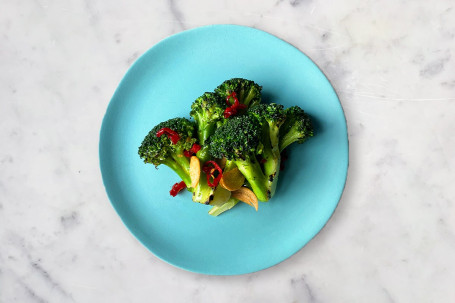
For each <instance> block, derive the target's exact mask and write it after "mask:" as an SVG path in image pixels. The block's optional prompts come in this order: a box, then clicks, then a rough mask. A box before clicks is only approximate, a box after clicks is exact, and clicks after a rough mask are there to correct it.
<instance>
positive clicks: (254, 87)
mask: <svg viewBox="0 0 455 303" xmlns="http://www.w3.org/2000/svg"><path fill="white" fill-rule="evenodd" d="M261 89H262V87H261V86H259V85H258V84H256V83H255V82H253V81H250V80H246V79H241V78H234V79H230V80H227V81H225V82H223V83H222V84H221V85H220V86H218V87H217V88H216V89H215V91H214V92H206V93H204V94H203V95H202V96H200V97H199V98H197V99H196V100H195V101H194V102H193V104H192V105H191V112H190V116H191V117H192V118H193V119H194V122H193V121H191V120H188V119H186V118H173V119H170V120H167V121H165V122H161V123H159V124H158V125H156V126H155V127H154V128H153V129H152V130H151V131H150V132H149V133H148V134H147V136H145V138H144V141H143V142H142V144H141V146H140V147H139V156H140V157H141V158H142V159H143V160H144V162H145V163H151V164H153V165H155V166H156V167H157V166H159V165H162V164H164V165H166V166H168V167H169V168H171V169H172V170H173V171H175V172H176V173H177V175H178V176H179V177H180V179H181V180H182V181H181V182H178V183H176V184H174V186H172V189H171V191H170V194H171V195H172V196H176V195H177V194H178V193H179V192H180V191H181V190H183V189H185V188H186V189H188V190H189V191H190V192H192V193H193V201H194V202H198V203H202V204H207V205H211V206H212V208H211V209H210V211H209V214H210V215H212V216H218V215H219V214H221V213H223V212H225V211H227V210H229V209H231V208H232V207H234V206H235V205H236V204H237V203H238V202H239V201H242V202H245V203H247V204H249V205H251V206H253V207H254V208H255V209H256V210H258V200H259V201H262V202H267V201H268V200H270V199H271V198H272V197H273V194H274V193H275V190H276V185H277V181H278V174H279V172H280V167H281V166H282V165H281V164H282V163H281V162H282V159H284V157H283V153H284V152H285V149H286V148H287V147H288V146H289V145H290V144H292V143H294V142H296V143H299V144H301V143H303V142H305V141H306V140H307V139H308V138H310V137H312V136H313V126H312V124H311V120H310V117H309V116H308V114H306V113H305V112H304V111H303V109H301V108H300V107H298V106H292V107H290V108H287V109H285V108H284V107H283V106H282V105H280V104H276V103H270V104H266V103H261Z"/></svg>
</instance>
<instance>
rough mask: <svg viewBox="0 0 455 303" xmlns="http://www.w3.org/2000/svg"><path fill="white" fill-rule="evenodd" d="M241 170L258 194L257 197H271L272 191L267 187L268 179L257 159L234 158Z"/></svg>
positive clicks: (262, 198) (264, 198)
mask: <svg viewBox="0 0 455 303" xmlns="http://www.w3.org/2000/svg"><path fill="white" fill-rule="evenodd" d="M234 162H235V164H236V165H237V167H238V168H239V170H240V172H241V173H242V174H243V175H244V176H245V179H247V180H248V183H249V184H250V186H251V189H252V190H253V192H254V193H255V194H256V197H257V198H258V199H259V200H261V201H268V200H269V199H270V192H269V191H268V189H267V186H266V184H267V179H266V177H265V176H264V173H263V172H262V169H261V165H260V164H259V162H257V161H256V160H253V161H247V160H234Z"/></svg>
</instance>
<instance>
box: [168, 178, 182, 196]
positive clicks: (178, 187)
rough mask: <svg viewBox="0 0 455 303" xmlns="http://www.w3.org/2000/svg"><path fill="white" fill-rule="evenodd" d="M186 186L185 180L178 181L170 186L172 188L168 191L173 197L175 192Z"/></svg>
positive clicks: (175, 194)
mask: <svg viewBox="0 0 455 303" xmlns="http://www.w3.org/2000/svg"><path fill="white" fill-rule="evenodd" d="M184 188H186V184H185V182H183V181H182V182H178V183H175V184H174V185H173V186H172V189H171V190H170V191H169V193H170V194H171V196H173V197H175V196H177V194H178V193H179V192H181V191H182V189H184Z"/></svg>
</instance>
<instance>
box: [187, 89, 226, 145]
mask: <svg viewBox="0 0 455 303" xmlns="http://www.w3.org/2000/svg"><path fill="white" fill-rule="evenodd" d="M226 107H227V106H226V102H225V101H224V100H223V99H221V98H220V97H219V96H218V95H217V94H215V93H204V94H203V95H202V96H200V97H199V98H197V99H196V100H195V101H194V102H193V104H192V105H191V112H190V116H191V117H193V119H194V121H196V124H197V134H198V138H199V144H201V145H204V144H205V141H206V140H207V138H208V137H209V136H211V135H212V134H213V132H214V131H215V129H216V127H217V122H218V121H220V120H222V119H223V113H224V110H225V109H226Z"/></svg>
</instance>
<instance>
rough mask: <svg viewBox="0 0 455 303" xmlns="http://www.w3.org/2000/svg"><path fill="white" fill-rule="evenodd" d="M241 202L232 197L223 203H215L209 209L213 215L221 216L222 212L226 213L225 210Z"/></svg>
mask: <svg viewBox="0 0 455 303" xmlns="http://www.w3.org/2000/svg"><path fill="white" fill-rule="evenodd" d="M237 203H239V200H237V199H234V198H230V199H229V200H228V201H227V202H226V203H223V204H221V205H215V206H213V207H212V208H211V209H210V210H209V215H211V216H214V217H216V216H219V215H220V214H222V213H224V212H225V211H228V210H230V209H231V208H233V207H234V206H235V205H237Z"/></svg>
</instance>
